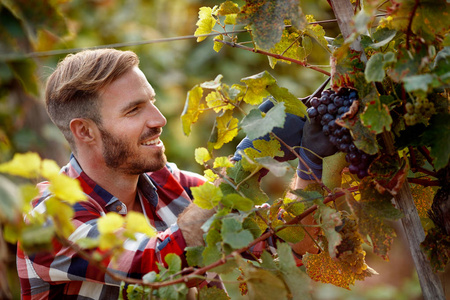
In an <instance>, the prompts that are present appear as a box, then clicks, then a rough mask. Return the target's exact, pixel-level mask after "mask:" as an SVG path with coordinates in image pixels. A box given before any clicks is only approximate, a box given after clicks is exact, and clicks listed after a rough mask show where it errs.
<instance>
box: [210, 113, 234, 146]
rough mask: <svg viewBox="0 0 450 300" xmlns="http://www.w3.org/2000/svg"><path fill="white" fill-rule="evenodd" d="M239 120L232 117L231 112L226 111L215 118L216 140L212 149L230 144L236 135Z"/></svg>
mask: <svg viewBox="0 0 450 300" xmlns="http://www.w3.org/2000/svg"><path fill="white" fill-rule="evenodd" d="M238 123H239V120H238V119H237V118H235V117H233V112H232V111H226V112H225V113H223V114H222V115H221V116H219V117H217V118H216V124H215V125H216V127H217V140H216V142H215V144H214V146H213V147H214V149H220V148H221V147H222V146H223V145H224V144H226V143H228V142H231V141H232V140H233V139H234V138H235V137H236V136H237V134H238Z"/></svg>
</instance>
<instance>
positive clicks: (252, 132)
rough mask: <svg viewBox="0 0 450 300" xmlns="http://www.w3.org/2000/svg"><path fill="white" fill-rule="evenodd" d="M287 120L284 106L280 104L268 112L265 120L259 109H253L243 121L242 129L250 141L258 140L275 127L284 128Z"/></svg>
mask: <svg viewBox="0 0 450 300" xmlns="http://www.w3.org/2000/svg"><path fill="white" fill-rule="evenodd" d="M285 118H286V113H285V107H284V104H283V103H278V104H275V106H274V107H272V108H271V109H270V110H269V111H268V112H267V114H266V115H265V117H264V118H263V117H262V114H261V111H260V110H259V109H256V108H255V109H252V110H251V111H250V112H249V113H248V115H247V116H245V118H244V119H242V121H241V127H242V129H243V130H244V132H245V133H246V134H247V136H248V138H249V139H256V138H259V137H261V136H264V135H266V134H268V133H269V132H271V131H272V130H273V128H275V127H281V128H283V126H284V120H285Z"/></svg>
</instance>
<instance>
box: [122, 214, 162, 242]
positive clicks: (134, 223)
mask: <svg viewBox="0 0 450 300" xmlns="http://www.w3.org/2000/svg"><path fill="white" fill-rule="evenodd" d="M126 229H127V231H131V232H133V233H135V232H141V233H144V234H146V235H148V236H149V237H153V236H155V235H156V230H155V229H154V228H153V227H151V226H150V224H149V223H148V221H147V219H146V218H145V216H144V215H143V214H141V213H138V212H135V211H130V212H129V213H128V214H127V216H126Z"/></svg>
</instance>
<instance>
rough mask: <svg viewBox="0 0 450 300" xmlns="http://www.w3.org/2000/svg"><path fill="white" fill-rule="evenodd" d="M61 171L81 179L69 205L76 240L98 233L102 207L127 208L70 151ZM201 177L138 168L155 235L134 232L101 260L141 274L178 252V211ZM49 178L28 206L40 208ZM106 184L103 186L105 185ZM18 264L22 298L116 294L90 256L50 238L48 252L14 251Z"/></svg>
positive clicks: (129, 273)
mask: <svg viewBox="0 0 450 300" xmlns="http://www.w3.org/2000/svg"><path fill="white" fill-rule="evenodd" d="M62 172H63V173H65V174H66V175H68V176H70V177H72V178H76V179H77V180H79V181H80V183H81V186H82V188H83V191H84V192H85V193H86V194H87V195H88V201H85V202H79V203H77V204H75V205H74V210H75V216H74V217H73V220H72V221H73V224H74V225H75V227H76V230H75V231H74V232H73V233H72V235H71V236H70V237H69V239H70V240H71V241H76V240H78V239H80V238H83V237H96V236H98V229H97V220H98V218H99V217H101V216H102V215H105V214H106V213H107V212H111V211H113V212H117V213H119V214H121V215H126V214H127V208H126V206H125V205H124V204H123V203H122V202H121V201H120V200H119V199H117V198H116V197H114V196H113V195H111V194H110V193H108V192H107V191H106V190H105V189H104V188H102V187H100V186H99V185H97V184H96V183H95V182H94V181H93V180H92V179H90V178H89V177H88V176H87V175H86V174H85V173H84V172H83V170H82V169H81V167H80V165H79V164H78V162H77V161H76V159H75V158H74V157H73V156H72V157H71V159H70V162H69V164H67V165H66V166H65V167H63V168H62ZM204 182H205V180H204V178H203V177H201V176H199V175H197V174H194V173H191V172H186V171H181V170H179V169H178V168H177V167H176V166H175V165H174V164H167V166H166V167H165V168H163V169H162V170H160V171H157V172H153V173H147V174H142V175H141V177H140V179H139V183H138V195H139V197H140V200H141V205H142V207H143V211H144V212H145V214H146V216H147V217H148V219H149V220H150V222H151V225H153V226H154V227H155V228H156V229H157V230H158V232H159V233H158V236H157V237H155V238H151V239H150V238H148V237H146V236H145V235H138V239H137V240H131V239H130V240H127V241H125V243H124V248H125V252H124V253H123V255H121V256H120V259H119V260H118V261H117V262H115V263H114V264H113V263H111V262H110V261H108V260H107V261H106V263H107V267H108V269H110V270H111V271H113V272H116V273H118V274H120V275H122V276H127V277H133V278H139V279H140V278H142V276H143V275H145V274H146V273H148V272H150V271H158V268H157V265H156V263H157V262H159V263H163V262H164V257H165V256H166V255H167V254H168V253H175V254H177V255H179V256H181V257H182V260H183V261H184V259H183V253H184V248H185V247H186V243H185V241H184V238H183V236H182V234H181V232H180V230H179V228H178V226H177V224H176V220H177V216H178V215H179V214H180V213H181V212H182V211H183V210H184V209H185V208H186V207H187V206H188V205H189V204H190V203H191V199H192V195H191V192H190V188H191V187H194V186H199V185H201V184H203V183H204ZM48 186H49V184H48V182H42V183H40V184H38V188H39V191H40V196H39V197H38V198H36V199H35V200H33V202H32V204H33V210H35V211H36V212H43V211H45V209H46V208H45V201H46V199H48V197H49V196H50V192H49V191H48ZM106 188H107V187H106ZM17 268H18V274H19V277H20V282H21V289H22V298H23V299H52V298H55V299H63V298H64V299H117V298H118V297H119V289H120V282H118V281H116V280H114V279H112V278H111V277H110V276H108V275H107V274H105V272H101V271H100V270H99V269H98V268H96V267H95V266H92V265H90V264H89V261H87V260H85V259H83V258H82V257H80V256H79V255H77V254H76V253H75V252H74V251H72V250H71V249H69V248H67V247H63V246H61V245H60V244H59V243H57V242H55V243H54V249H53V251H52V252H51V253H37V254H33V255H27V254H25V253H24V252H23V251H21V250H20V245H19V247H18V252H17Z"/></svg>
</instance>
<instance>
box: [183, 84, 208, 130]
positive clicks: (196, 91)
mask: <svg viewBox="0 0 450 300" xmlns="http://www.w3.org/2000/svg"><path fill="white" fill-rule="evenodd" d="M202 96H203V88H201V87H200V86H198V85H197V86H195V87H193V88H192V89H191V90H190V91H189V92H188V94H187V98H186V103H185V105H184V109H183V112H182V113H181V123H182V125H183V133H184V134H185V135H186V136H189V134H190V133H191V125H192V124H193V123H195V122H197V120H198V117H199V115H200V114H201V113H202V112H203V109H205V105H204V104H202V103H200V100H201V99H202Z"/></svg>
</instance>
